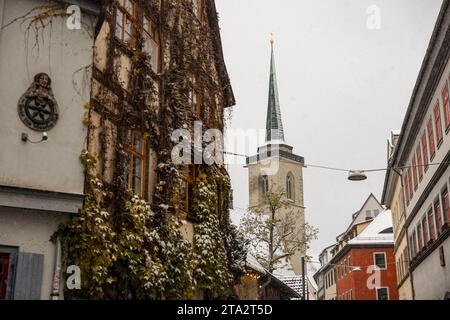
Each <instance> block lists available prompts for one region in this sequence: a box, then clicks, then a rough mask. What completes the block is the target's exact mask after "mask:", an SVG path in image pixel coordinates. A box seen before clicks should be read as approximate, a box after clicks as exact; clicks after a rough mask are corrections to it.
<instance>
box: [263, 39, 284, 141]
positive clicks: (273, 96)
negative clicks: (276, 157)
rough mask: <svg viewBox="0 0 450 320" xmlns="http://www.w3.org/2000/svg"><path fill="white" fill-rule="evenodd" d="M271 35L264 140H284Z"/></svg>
mask: <svg viewBox="0 0 450 320" xmlns="http://www.w3.org/2000/svg"><path fill="white" fill-rule="evenodd" d="M273 42H274V41H273V37H271V39H270V46H271V58H270V80H269V103H268V106H267V121H266V142H270V141H277V140H278V141H282V142H284V131H283V123H282V121H281V110H280V101H279V98H278V86H277V75H276V71H275V57H274V53H273Z"/></svg>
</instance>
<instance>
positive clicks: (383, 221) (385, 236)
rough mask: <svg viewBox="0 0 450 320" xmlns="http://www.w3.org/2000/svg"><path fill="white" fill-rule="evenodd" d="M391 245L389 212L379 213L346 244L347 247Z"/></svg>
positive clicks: (390, 216)
mask: <svg viewBox="0 0 450 320" xmlns="http://www.w3.org/2000/svg"><path fill="white" fill-rule="evenodd" d="M393 243H394V235H393V232H392V214H391V211H390V210H384V211H383V212H381V213H380V214H379V215H378V216H377V217H376V218H375V219H374V220H373V221H372V222H371V223H370V224H369V225H368V226H367V228H366V229H364V231H363V232H361V233H360V234H359V235H358V236H357V237H355V238H353V239H352V240H350V241H349V242H348V244H349V245H360V244H393Z"/></svg>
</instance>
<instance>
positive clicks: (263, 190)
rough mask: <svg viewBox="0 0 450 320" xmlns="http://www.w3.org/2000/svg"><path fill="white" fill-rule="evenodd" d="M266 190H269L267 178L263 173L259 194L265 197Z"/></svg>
mask: <svg viewBox="0 0 450 320" xmlns="http://www.w3.org/2000/svg"><path fill="white" fill-rule="evenodd" d="M268 192H269V178H268V177H267V176H266V175H264V176H262V177H261V194H262V195H263V197H265V196H266V195H267V193H268Z"/></svg>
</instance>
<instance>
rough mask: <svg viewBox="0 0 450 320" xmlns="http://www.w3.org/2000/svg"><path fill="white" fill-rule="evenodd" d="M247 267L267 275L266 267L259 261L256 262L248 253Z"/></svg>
mask: <svg viewBox="0 0 450 320" xmlns="http://www.w3.org/2000/svg"><path fill="white" fill-rule="evenodd" d="M247 267H249V268H251V269H253V270H255V271H257V272H260V273H262V274H266V273H267V271H266V269H264V267H263V266H262V265H261V264H260V263H259V262H258V260H256V258H255V257H254V256H252V255H251V254H250V253H247Z"/></svg>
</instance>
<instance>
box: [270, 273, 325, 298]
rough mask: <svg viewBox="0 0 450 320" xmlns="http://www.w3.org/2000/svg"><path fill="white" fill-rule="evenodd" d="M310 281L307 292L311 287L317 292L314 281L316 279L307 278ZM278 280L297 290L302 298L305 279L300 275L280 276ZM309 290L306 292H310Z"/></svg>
mask: <svg viewBox="0 0 450 320" xmlns="http://www.w3.org/2000/svg"><path fill="white" fill-rule="evenodd" d="M306 277H307V279H308V283H307V286H306V290H307V288H308V287H309V286H311V287H312V288H313V289H314V290H315V291H317V284H316V282H315V281H314V279H313V278H312V277H311V276H310V275H307V276H306ZM277 278H278V279H280V280H281V281H282V282H284V283H285V284H286V285H288V286H289V287H291V288H292V289H294V290H295V292H297V293H298V294H299V295H300V296H303V277H302V276H301V275H300V276H299V275H296V276H279V275H277ZM308 291H309V290H307V291H306V292H308Z"/></svg>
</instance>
